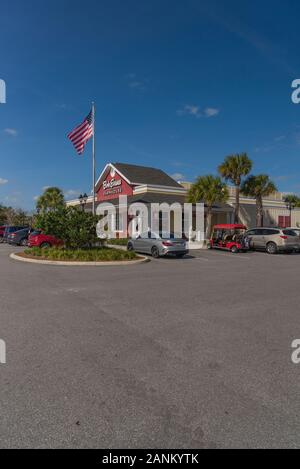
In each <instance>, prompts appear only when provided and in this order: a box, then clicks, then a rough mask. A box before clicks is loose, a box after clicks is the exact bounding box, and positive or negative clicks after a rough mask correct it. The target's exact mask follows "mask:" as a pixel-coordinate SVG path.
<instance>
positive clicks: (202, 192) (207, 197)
mask: <svg viewBox="0 0 300 469" xmlns="http://www.w3.org/2000/svg"><path fill="white" fill-rule="evenodd" d="M228 197H229V192H228V188H227V186H226V184H225V183H224V182H223V181H222V180H221V178H220V177H218V176H213V175H211V174H209V175H207V176H200V177H198V178H197V180H196V182H195V183H194V184H193V185H192V187H191V189H190V190H189V193H188V201H189V202H190V203H193V204H196V203H198V202H200V201H203V202H204V204H205V205H206V207H207V223H206V237H207V238H209V237H210V235H211V228H212V226H211V222H212V209H213V205H214V204H217V203H225V202H227V200H228Z"/></svg>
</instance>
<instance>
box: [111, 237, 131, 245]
mask: <svg viewBox="0 0 300 469" xmlns="http://www.w3.org/2000/svg"><path fill="white" fill-rule="evenodd" d="M107 244H111V245H113V246H127V244H128V238H120V239H108V240H107Z"/></svg>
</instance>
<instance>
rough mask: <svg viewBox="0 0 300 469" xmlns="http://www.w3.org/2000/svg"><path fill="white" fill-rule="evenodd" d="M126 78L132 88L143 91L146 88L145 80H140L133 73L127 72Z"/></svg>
mask: <svg viewBox="0 0 300 469" xmlns="http://www.w3.org/2000/svg"><path fill="white" fill-rule="evenodd" d="M126 78H127V80H128V86H129V88H131V89H132V90H139V91H144V90H145V89H146V82H147V80H141V79H139V78H137V76H136V74H135V73H129V74H128V75H127V76H126Z"/></svg>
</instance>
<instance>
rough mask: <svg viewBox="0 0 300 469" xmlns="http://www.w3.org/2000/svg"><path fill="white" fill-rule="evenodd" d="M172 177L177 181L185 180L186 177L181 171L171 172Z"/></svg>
mask: <svg viewBox="0 0 300 469" xmlns="http://www.w3.org/2000/svg"><path fill="white" fill-rule="evenodd" d="M171 178H172V179H175V181H183V180H184V179H185V176H184V175H183V174H181V173H175V174H171Z"/></svg>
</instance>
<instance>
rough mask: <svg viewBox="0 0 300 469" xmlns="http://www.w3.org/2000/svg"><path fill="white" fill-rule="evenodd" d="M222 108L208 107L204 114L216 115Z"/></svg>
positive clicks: (208, 115)
mask: <svg viewBox="0 0 300 469" xmlns="http://www.w3.org/2000/svg"><path fill="white" fill-rule="evenodd" d="M219 112H220V110H219V109H216V108H214V107H207V108H206V109H205V110H204V114H205V115H206V117H214V116H217V115H218V114H219Z"/></svg>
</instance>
